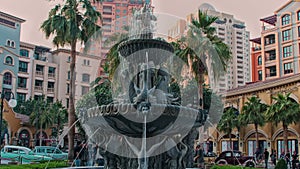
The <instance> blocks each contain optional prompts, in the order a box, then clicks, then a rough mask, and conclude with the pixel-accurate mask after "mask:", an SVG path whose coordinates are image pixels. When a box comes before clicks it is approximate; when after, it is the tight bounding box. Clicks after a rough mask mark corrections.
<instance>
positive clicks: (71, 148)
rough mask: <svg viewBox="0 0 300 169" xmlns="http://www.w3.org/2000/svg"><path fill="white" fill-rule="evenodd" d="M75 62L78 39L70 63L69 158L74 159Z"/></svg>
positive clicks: (74, 43) (73, 47)
mask: <svg viewBox="0 0 300 169" xmlns="http://www.w3.org/2000/svg"><path fill="white" fill-rule="evenodd" d="M75 63H76V41H73V42H72V43H71V63H70V93H69V113H68V127H69V129H70V130H69V133H68V148H69V152H68V160H69V161H70V162H71V161H73V159H74V135H75V125H73V124H74V123H75V103H74V101H75Z"/></svg>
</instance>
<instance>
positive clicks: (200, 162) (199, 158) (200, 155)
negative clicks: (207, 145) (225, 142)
mask: <svg viewBox="0 0 300 169" xmlns="http://www.w3.org/2000/svg"><path fill="white" fill-rule="evenodd" d="M195 162H196V163H197V167H199V168H204V149H203V147H202V146H201V145H197V147H196V157H195Z"/></svg>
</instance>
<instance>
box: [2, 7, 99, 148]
mask: <svg viewBox="0 0 300 169" xmlns="http://www.w3.org/2000/svg"><path fill="white" fill-rule="evenodd" d="M23 22H25V20H23V19H20V18H18V17H15V16H12V15H9V14H6V13H3V12H0V34H1V37H0V59H1V61H0V88H1V91H0V92H1V93H3V92H4V93H6V92H12V93H13V94H14V97H15V98H16V99H17V100H18V101H19V103H21V102H22V101H25V100H27V99H29V98H33V99H38V98H41V97H43V99H46V100H47V101H48V102H54V101H56V100H58V101H62V103H63V105H64V106H65V107H68V97H69V96H68V93H69V79H70V70H69V67H70V65H69V64H70V63H69V62H70V50H66V49H57V50H54V51H51V48H48V47H44V46H39V45H34V44H30V43H27V42H20V30H21V24H22V23H23ZM76 59H77V60H76V63H75V64H76V81H75V84H76V93H75V103H76V101H78V100H79V99H80V98H81V97H82V96H83V95H84V94H86V93H87V92H89V90H90V83H91V82H92V81H93V80H95V79H96V78H97V75H98V70H99V65H100V63H103V59H102V58H101V57H99V56H94V55H88V54H84V53H79V52H77V57H76ZM1 101H2V100H1ZM5 112H8V113H5ZM6 114H7V115H6ZM3 118H4V120H5V121H7V124H8V126H7V130H6V132H5V134H7V136H8V137H9V140H10V141H7V143H10V144H20V145H25V146H28V147H29V146H32V145H35V144H33V140H34V139H37V138H40V135H42V136H43V139H44V141H45V140H47V139H48V140H49V139H50V137H51V131H50V130H49V129H47V130H43V131H41V132H40V131H38V130H37V129H35V127H33V126H31V124H30V122H29V117H28V116H26V115H22V114H18V113H17V112H14V111H13V109H12V108H9V106H8V105H7V104H6V102H5V101H4V114H3ZM40 133H42V134H40ZM2 134H3V133H2ZM0 137H2V138H3V137H4V135H2V136H0Z"/></svg>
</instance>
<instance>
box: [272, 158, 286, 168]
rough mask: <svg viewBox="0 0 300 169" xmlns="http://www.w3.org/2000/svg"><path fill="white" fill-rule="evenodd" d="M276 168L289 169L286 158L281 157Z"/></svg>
mask: <svg viewBox="0 0 300 169" xmlns="http://www.w3.org/2000/svg"><path fill="white" fill-rule="evenodd" d="M275 169H287V165H286V162H285V160H284V159H280V160H279V161H278V163H277V164H276V166H275Z"/></svg>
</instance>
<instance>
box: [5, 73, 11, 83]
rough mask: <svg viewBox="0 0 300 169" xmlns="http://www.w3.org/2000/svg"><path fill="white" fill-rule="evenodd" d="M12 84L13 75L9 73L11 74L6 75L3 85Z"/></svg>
mask: <svg viewBox="0 0 300 169" xmlns="http://www.w3.org/2000/svg"><path fill="white" fill-rule="evenodd" d="M11 82H12V75H11V73H9V72H6V73H4V76H3V84H6V85H11Z"/></svg>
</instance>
